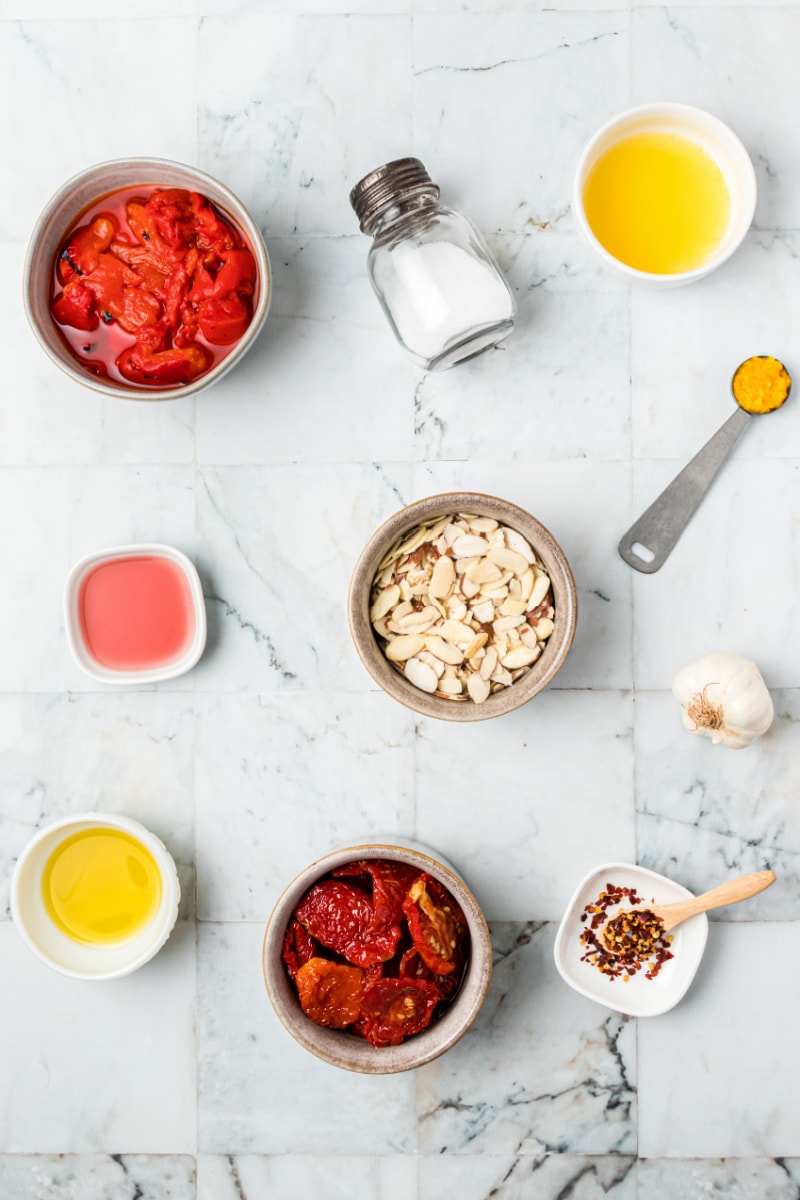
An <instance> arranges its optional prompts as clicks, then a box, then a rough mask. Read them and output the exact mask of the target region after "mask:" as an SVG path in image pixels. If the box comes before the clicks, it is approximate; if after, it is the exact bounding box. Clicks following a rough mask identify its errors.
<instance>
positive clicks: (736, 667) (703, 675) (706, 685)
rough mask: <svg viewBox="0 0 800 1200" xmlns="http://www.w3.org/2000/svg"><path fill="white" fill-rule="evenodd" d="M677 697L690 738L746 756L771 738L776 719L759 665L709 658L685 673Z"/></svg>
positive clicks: (732, 657) (735, 657)
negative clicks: (705, 739) (768, 734)
mask: <svg viewBox="0 0 800 1200" xmlns="http://www.w3.org/2000/svg"><path fill="white" fill-rule="evenodd" d="M672 694H673V695H674V697H675V699H676V700H677V701H678V703H679V704H680V706H681V708H682V710H683V724H684V726H685V728H686V729H688V730H689V732H690V733H696V734H698V735H699V736H700V737H709V738H711V741H712V742H714V743H715V744H720V743H721V744H722V745H723V746H730V747H731V749H733V750H742V749H744V747H745V746H749V745H750V744H751V743H752V742H754V741H755V740H756V738H759V737H761V735H762V734H763V733H766V732H767V730H768V729H769V727H770V725H771V724H772V719H773V717H774V716H775V709H774V707H773V704H772V697H771V696H770V694H769V691H768V689H767V685H766V684H765V683H764V680H763V679H762V678H761V672H760V671H759V669H758V667H757V666H756V664H755V663H754V662H750V660H749V659H748V658H742V656H741V655H740V654H726V653H724V652H722V651H719V652H718V653H716V654H706V655H705V657H704V658H699V659H698V660H697V662H693V663H689V665H688V666H686V667H682V668H681V670H680V671H678V674H677V675H676V676H675V678H674V679H673V681H672Z"/></svg>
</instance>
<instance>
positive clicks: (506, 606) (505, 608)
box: [500, 596, 528, 617]
mask: <svg viewBox="0 0 800 1200" xmlns="http://www.w3.org/2000/svg"><path fill="white" fill-rule="evenodd" d="M527 611H528V602H527V600H513V599H512V598H511V596H509V598H508V599H507V600H504V601H503V603H502V604H501V605H500V613H501V615H502V616H504V617H518V616H521V615H522V614H523V613H526V612H527Z"/></svg>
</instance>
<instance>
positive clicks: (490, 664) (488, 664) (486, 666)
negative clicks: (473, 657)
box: [481, 646, 497, 679]
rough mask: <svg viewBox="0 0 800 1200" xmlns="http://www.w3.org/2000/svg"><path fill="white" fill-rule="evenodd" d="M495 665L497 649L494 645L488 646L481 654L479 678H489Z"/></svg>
mask: <svg viewBox="0 0 800 1200" xmlns="http://www.w3.org/2000/svg"><path fill="white" fill-rule="evenodd" d="M496 666H497V651H496V650H495V648H494V646H490V647H489V649H488V650H487V651H486V653H485V654H484V656H483V662H482V663H481V678H482V679H489V678H491V675H492V673H493V671H494V669H495V667H496Z"/></svg>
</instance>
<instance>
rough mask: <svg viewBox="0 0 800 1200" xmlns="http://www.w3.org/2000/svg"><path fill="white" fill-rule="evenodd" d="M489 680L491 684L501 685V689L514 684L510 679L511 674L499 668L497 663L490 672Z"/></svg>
mask: <svg viewBox="0 0 800 1200" xmlns="http://www.w3.org/2000/svg"><path fill="white" fill-rule="evenodd" d="M489 678H490V679H491V681H492V683H502V685H503V687H510V686H511V684H512V683H513V682H514V680H513V679H512V678H511V672H510V671H507V670H506V669H505V667H502V666H500V664H499V663H498V664H497V666H496V667H495V669H494V670H493V671H492V673H491V675H490V676H489Z"/></svg>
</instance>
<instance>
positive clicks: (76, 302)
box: [53, 275, 100, 332]
mask: <svg viewBox="0 0 800 1200" xmlns="http://www.w3.org/2000/svg"><path fill="white" fill-rule="evenodd" d="M53 316H54V317H55V319H56V320H57V321H58V322H59V323H60V324H61V325H69V326H71V328H72V329H83V330H85V331H88V332H91V330H93V329H97V326H98V325H99V324H100V318H99V317H98V315H97V313H96V311H95V307H94V296H93V295H92V293H91V292H90V291H89V289H88V288H87V287H86V285H85V284H83V283H81V280H80V276H79V275H75V276H74V278H73V279H72V280H70V282H69V283H68V284H67V285H66V287H65V288H64V290H63V292H62V293H61V295H60V296H59V298H58V299H57V300H56V302H55V304H54V305H53Z"/></svg>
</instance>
